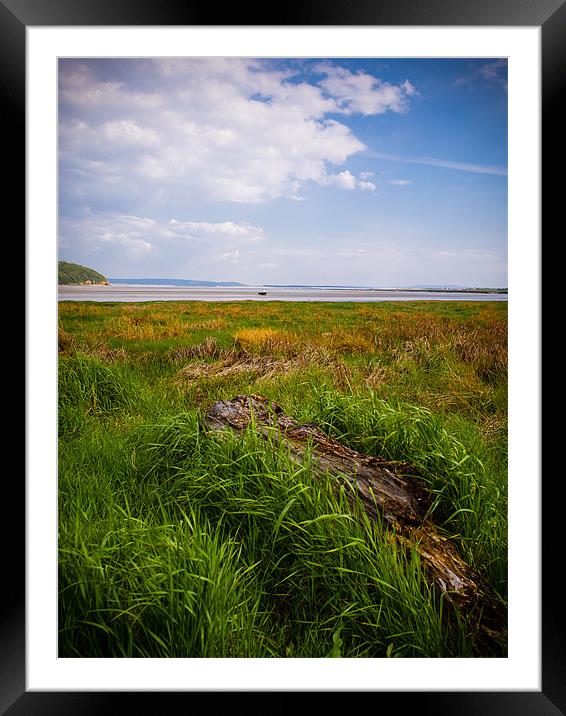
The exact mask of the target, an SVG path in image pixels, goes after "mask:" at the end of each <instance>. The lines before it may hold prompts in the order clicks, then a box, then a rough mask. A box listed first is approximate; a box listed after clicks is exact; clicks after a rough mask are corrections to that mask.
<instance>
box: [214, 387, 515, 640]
mask: <svg viewBox="0 0 566 716" xmlns="http://www.w3.org/2000/svg"><path fill="white" fill-rule="evenodd" d="M252 421H253V425H254V429H255V431H256V432H257V433H258V434H260V435H263V436H264V437H265V438H268V437H269V438H270V439H272V440H274V441H275V443H276V444H281V442H283V443H284V445H285V447H286V448H287V450H288V454H289V456H290V458H291V459H293V460H295V461H296V462H298V463H301V462H303V460H304V458H305V454H306V452H307V451H308V454H309V456H310V458H311V462H312V465H313V468H314V469H315V471H316V472H318V473H320V474H330V475H332V476H334V477H335V478H336V479H337V485H339V484H346V485H348V486H350V487H351V488H352V489H351V490H350V491H349V497H350V500H354V499H358V500H359V501H360V502H361V504H362V505H363V508H364V509H365V511H366V512H367V514H368V515H369V516H370V517H373V518H376V517H377V516H378V515H381V516H382V517H383V518H384V520H385V521H386V523H387V525H388V526H389V527H390V528H391V533H392V534H393V535H394V536H395V537H396V539H398V540H399V542H401V543H402V544H403V545H404V546H406V547H407V548H408V549H415V550H416V551H417V553H418V554H419V556H420V559H421V562H422V564H423V565H424V567H425V571H426V573H427V575H428V576H429V578H430V579H431V580H432V581H433V582H434V584H435V586H436V588H437V589H438V591H439V592H440V593H441V594H443V595H444V598H445V600H446V601H448V602H449V603H450V604H452V605H454V606H455V607H456V608H457V609H459V610H462V611H463V612H464V613H466V614H468V615H472V617H473V618H472V619H471V623H472V624H473V625H474V629H475V631H476V634H477V637H478V640H479V642H480V643H484V642H485V641H489V642H493V641H495V642H497V643H498V644H500V645H504V644H505V643H506V636H507V629H506V621H507V617H506V610H505V609H504V607H503V605H502V604H501V602H500V601H499V600H498V599H497V598H496V596H495V595H493V594H492V593H491V591H490V589H489V588H488V586H487V585H486V584H485V583H484V582H483V581H482V579H481V578H480V576H479V575H478V574H476V573H475V572H474V571H473V570H472V569H471V568H470V567H469V566H468V565H467V564H466V563H465V562H464V561H463V559H462V558H461V557H460V556H459V554H458V551H457V549H456V546H455V544H454V543H453V542H452V541H451V540H450V539H448V538H447V537H445V536H443V535H441V534H440V533H439V531H438V529H437V528H436V527H435V525H434V524H433V523H432V522H431V521H430V519H428V518H427V511H428V508H429V507H430V504H431V495H430V494H429V493H428V492H427V490H426V488H425V486H424V484H423V481H422V480H421V479H420V478H419V477H418V475H417V471H416V470H415V468H413V467H411V466H410V465H409V464H407V463H402V462H392V461H388V460H384V459H382V458H378V457H372V456H368V455H364V454H363V453H360V452H357V451H356V450H352V449H351V448H348V447H346V446H345V445H342V444H341V443H340V442H338V441H337V440H333V439H332V438H329V437H328V436H327V435H325V434H324V433H323V432H322V431H321V430H320V429H319V428H317V427H316V426H314V425H309V424H303V425H300V424H298V423H297V422H296V421H295V420H293V418H291V417H290V416H288V415H286V414H285V413H284V412H283V410H282V409H281V407H279V406H278V405H277V404H276V403H274V402H272V401H268V400H267V399H265V398H263V397H262V396H258V395H242V396H237V397H236V398H233V399H232V400H221V401H218V402H217V403H215V404H214V405H213V406H212V408H211V409H210V411H209V412H208V414H207V416H206V424H207V427H208V428H209V429H211V430H218V429H226V428H229V429H231V430H233V431H236V432H243V431H244V430H245V429H246V428H247V427H248V426H249V425H250V424H251V423H252Z"/></svg>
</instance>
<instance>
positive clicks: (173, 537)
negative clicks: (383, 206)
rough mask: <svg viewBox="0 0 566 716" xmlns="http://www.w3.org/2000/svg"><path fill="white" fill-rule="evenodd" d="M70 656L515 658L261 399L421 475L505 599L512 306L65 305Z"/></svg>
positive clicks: (472, 561)
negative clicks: (253, 413) (270, 432)
mask: <svg viewBox="0 0 566 716" xmlns="http://www.w3.org/2000/svg"><path fill="white" fill-rule="evenodd" d="M58 316H59V336H58V340H59V362H58V374H59V375H58V377H59V388H58V400H59V407H58V423H59V452H58V495H59V505H58V521H59V561H58V569H59V618H58V628H59V656H60V657H195V658H204V657H225V658H234V657H236V658H237V657H257V658H265V657H270V658H285V657H298V658H319V657H344V658H351V657H365V658H392V657H478V656H479V657H502V656H506V653H507V644H506V637H505V636H504V634H503V635H502V634H499V635H498V636H497V637H496V638H493V639H491V640H489V639H488V640H484V639H478V631H479V629H478V625H480V626H481V624H480V622H481V618H482V616H481V613H480V615H479V616H478V614H477V610H476V612H474V613H473V614H470V613H469V612H467V611H466V610H462V609H459V607H458V605H457V603H454V602H453V600H451V599H450V594H449V593H446V592H442V591H441V590H439V589H438V588H437V585H436V584H435V583H434V581H433V580H431V579H430V574H429V573H428V569H427V566H426V564H424V563H423V559H422V555H421V553H420V552H419V550H418V549H417V548H415V546H414V545H413V546H411V545H407V544H406V543H404V542H403V541H402V540H399V539H398V535H397V534H396V532H395V529H393V528H392V527H391V525H390V524H389V523H388V522H387V521H386V520H384V519H380V517H379V515H378V516H377V518H376V519H370V518H369V517H368V516H367V515H366V514H363V513H362V512H361V511H360V510H357V509H356V504H355V501H354V503H353V502H352V500H351V499H349V498H350V496H349V495H348V494H346V493H347V491H346V490H344V489H336V480H335V477H333V476H332V475H330V474H326V475H324V474H322V475H321V474H320V472H319V471H317V470H315V469H314V464H313V461H312V460H310V459H309V456H308V453H307V454H306V455H305V459H304V460H303V461H301V462H297V460H294V459H292V457H291V456H290V455H289V453H288V451H287V450H286V448H285V444H284V443H277V444H276V443H274V442H272V441H270V440H266V439H265V436H263V435H262V434H260V432H259V431H258V430H256V429H255V428H254V425H253V423H252V424H250V425H249V426H248V427H246V429H245V430H243V431H242V432H241V434H236V433H234V432H232V431H229V430H227V431H214V430H210V426H209V425H208V424H207V421H206V416H207V414H208V412H209V411H210V409H211V407H212V406H213V405H215V404H216V403H217V401H220V400H231V399H233V398H234V397H235V396H241V395H255V396H261V397H262V398H264V399H266V400H267V401H273V402H274V403H276V404H277V405H278V406H280V408H281V409H282V410H283V411H284V412H285V414H287V415H289V416H292V418H293V420H295V421H296V422H297V423H299V424H309V425H314V426H316V428H317V429H318V430H320V431H321V432H322V433H324V434H325V435H326V436H328V438H329V439H332V440H335V441H337V442H339V443H340V444H341V445H343V446H345V447H347V448H351V449H353V450H355V451H357V452H359V453H360V454H362V455H365V456H373V457H376V458H380V459H384V460H388V461H392V462H396V461H398V462H399V463H402V464H409V465H411V471H412V472H414V479H415V480H418V481H419V485H421V487H422V489H424V490H426V492H427V494H428V495H429V496H430V503H429V505H428V508H427V520H429V521H430V522H431V523H434V525H435V528H436V529H437V530H438V532H439V534H440V535H442V536H443V538H445V539H446V540H447V543H448V541H449V543H450V545H452V546H453V547H454V549H455V550H457V552H458V554H459V555H460V557H461V559H462V560H463V561H464V562H465V563H466V564H467V565H468V566H469V568H470V569H471V570H473V573H474V574H477V575H478V576H479V578H481V581H482V584H484V585H486V588H487V589H489V592H490V594H491V595H493V599H494V600H495V601H496V602H497V604H498V605H499V607H500V609H501V613H503V614H504V613H505V610H506V600H507V303H506V302H483V301H478V300H476V301H469V302H466V301H430V302H428V301H403V302H376V303H364V302H358V303H354V302H341V303H332V302H314V301H313V302H308V303H307V302H278V301H269V300H266V301H259V302H243V301H240V302H238V301H234V302H223V303H214V302H206V301H164V302H147V303H103V302H87V301H63V302H60V303H59V306H58Z"/></svg>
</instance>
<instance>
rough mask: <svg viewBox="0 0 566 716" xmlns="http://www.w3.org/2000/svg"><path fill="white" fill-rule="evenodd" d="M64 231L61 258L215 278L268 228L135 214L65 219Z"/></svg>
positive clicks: (119, 269) (110, 269) (106, 269)
mask: <svg viewBox="0 0 566 716" xmlns="http://www.w3.org/2000/svg"><path fill="white" fill-rule="evenodd" d="M59 234H60V254H61V258H65V259H67V260H71V261H76V262H77V263H82V264H85V265H87V266H89V265H92V266H96V267H98V270H100V271H102V273H106V274H107V275H108V274H109V275H110V276H118V275H123V276H131V275H133V276H137V277H141V276H152V275H154V270H155V269H154V267H155V265H157V263H158V264H159V265H160V266H161V267H162V270H166V271H167V272H168V274H169V275H170V276H173V277H175V276H177V277H182V276H183V275H184V276H185V277H186V278H193V277H195V276H196V278H199V275H196V274H195V271H196V272H197V274H200V277H202V276H204V277H210V267H211V266H216V265H217V264H218V261H219V260H220V261H222V262H228V263H232V264H233V263H237V262H238V261H239V259H240V257H241V256H242V255H243V253H244V252H245V251H247V249H248V247H251V246H255V245H257V244H258V242H260V241H262V239H264V231H263V229H262V228H261V227H259V226H253V225H251V224H239V223H236V222H233V221H222V222H207V221H179V220H177V219H171V220H170V221H168V222H158V221H155V220H154V219H150V218H144V217H139V216H133V215H117V216H105V217H98V218H96V217H85V218H82V219H69V218H66V219H62V220H61V221H60V229H59ZM213 278H215V277H213ZM216 278H218V277H216Z"/></svg>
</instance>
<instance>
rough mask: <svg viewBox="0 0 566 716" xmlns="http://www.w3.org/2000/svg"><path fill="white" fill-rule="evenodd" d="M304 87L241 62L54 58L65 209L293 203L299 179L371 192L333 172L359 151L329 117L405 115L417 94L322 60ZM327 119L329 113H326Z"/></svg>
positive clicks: (293, 74)
mask: <svg viewBox="0 0 566 716" xmlns="http://www.w3.org/2000/svg"><path fill="white" fill-rule="evenodd" d="M318 74H319V75H321V74H322V75H323V79H322V80H320V81H319V82H318V83H317V84H311V83H309V82H307V81H305V80H304V79H302V78H301V77H298V76H297V71H296V70H292V69H274V67H273V65H270V64H269V63H268V61H260V60H244V59H239V58H232V59H228V58H196V59H178V60H175V59H148V60H137V61H131V60H84V61H77V60H61V61H60V67H59V88H60V91H59V117H60V122H59V123H60V131H59V156H60V188H61V196H62V206H65V204H68V205H74V207H75V209H76V207H78V206H82V208H83V209H84V210H85V211H86V210H87V209H89V208H90V209H93V210H94V211H102V210H107V209H108V207H109V203H111V202H112V197H113V196H114V195H115V193H116V189H117V187H119V190H120V199H121V205H122V207H127V210H128V209H129V210H131V211H139V210H140V207H143V208H146V207H149V206H152V205H157V204H160V205H162V204H163V203H164V202H165V201H167V202H169V203H172V204H175V205H182V203H183V201H186V200H187V199H189V198H190V199H193V200H201V201H202V200H209V201H230V202H241V203H261V202H266V201H268V200H272V199H277V198H281V197H286V198H290V199H300V198H302V194H301V191H302V190H303V188H304V187H305V185H307V184H308V183H314V184H317V185H320V186H328V185H334V186H337V187H340V188H343V189H345V190H350V189H359V190H366V191H373V190H374V189H375V185H374V184H373V183H372V182H371V181H367V179H368V177H363V176H360V177H359V178H355V177H353V175H351V174H350V172H348V171H347V170H345V171H340V172H336V171H335V170H334V171H333V168H334V167H339V166H340V165H344V164H345V163H346V162H347V161H348V159H349V158H350V157H351V156H352V155H354V154H356V153H357V152H360V151H362V150H364V149H365V146H364V144H363V142H361V141H360V140H359V139H358V138H357V137H356V136H355V135H354V133H353V132H352V130H351V129H350V128H349V127H348V126H347V125H346V124H344V123H342V122H340V121H338V120H337V119H336V116H337V115H340V114H344V115H350V114H353V113H356V112H358V113H361V114H363V115H369V114H381V113H383V112H386V111H392V112H404V111H406V109H407V106H408V98H409V97H411V96H412V95H414V94H415V92H416V90H415V89H414V87H413V86H412V85H411V83H410V82H408V81H405V82H404V83H402V84H401V85H392V84H389V83H387V82H383V81H382V80H380V79H378V78H376V77H374V76H372V75H369V74H367V73H365V72H357V73H352V72H350V71H349V70H347V69H344V68H341V67H339V66H335V65H330V64H326V65H323V66H320V67H319V68H318ZM330 115H332V116H330Z"/></svg>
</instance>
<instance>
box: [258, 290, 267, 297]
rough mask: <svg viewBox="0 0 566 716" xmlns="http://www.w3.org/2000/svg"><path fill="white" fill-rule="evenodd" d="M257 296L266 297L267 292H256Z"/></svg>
mask: <svg viewBox="0 0 566 716" xmlns="http://www.w3.org/2000/svg"><path fill="white" fill-rule="evenodd" d="M257 293H258V296H265V295H267V291H258V292H257Z"/></svg>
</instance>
